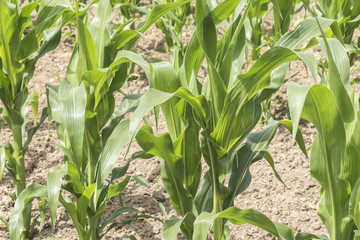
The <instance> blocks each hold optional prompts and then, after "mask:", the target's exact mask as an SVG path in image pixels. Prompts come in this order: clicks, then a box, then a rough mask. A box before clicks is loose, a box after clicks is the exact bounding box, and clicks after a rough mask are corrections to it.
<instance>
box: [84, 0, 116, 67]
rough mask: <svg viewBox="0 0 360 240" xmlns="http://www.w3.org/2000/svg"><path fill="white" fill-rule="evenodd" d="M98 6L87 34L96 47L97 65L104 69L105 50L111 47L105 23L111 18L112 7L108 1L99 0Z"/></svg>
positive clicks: (106, 59) (106, 55)
mask: <svg viewBox="0 0 360 240" xmlns="http://www.w3.org/2000/svg"><path fill="white" fill-rule="evenodd" d="M98 4H99V6H101V7H100V8H98V9H97V12H96V16H95V18H94V19H93V20H92V21H91V23H90V25H89V32H90V34H91V36H92V38H93V39H94V43H95V46H96V50H97V56H98V65H99V66H100V67H105V63H107V62H108V61H109V59H108V58H109V56H108V54H107V53H106V48H107V47H109V46H110V45H111V40H110V33H109V31H108V29H107V27H106V23H107V21H109V19H110V17H111V14H112V7H111V3H110V0H100V1H99V2H98Z"/></svg>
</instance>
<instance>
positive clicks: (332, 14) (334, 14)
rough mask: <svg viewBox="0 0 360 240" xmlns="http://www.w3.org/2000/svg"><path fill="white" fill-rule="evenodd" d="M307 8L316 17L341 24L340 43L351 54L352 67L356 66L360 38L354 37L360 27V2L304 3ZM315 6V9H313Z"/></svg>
mask: <svg viewBox="0 0 360 240" xmlns="http://www.w3.org/2000/svg"><path fill="white" fill-rule="evenodd" d="M303 2H304V5H305V7H306V8H307V9H308V10H309V12H310V13H311V14H312V15H313V16H314V17H315V16H323V17H325V18H329V19H335V20H337V22H338V23H339V29H338V33H337V34H338V35H342V37H341V38H340V37H337V38H338V40H339V41H341V43H342V44H344V46H345V47H346V49H347V51H348V52H350V53H351V54H350V65H351V66H352V65H353V64H354V61H355V60H356V56H358V54H359V52H360V51H359V48H360V37H359V36H357V35H354V33H355V30H356V29H357V28H358V27H359V26H360V2H359V1H339V0H318V1H309V0H307V1H304V0H303ZM311 2H313V4H312V5H315V8H312V5H311Z"/></svg>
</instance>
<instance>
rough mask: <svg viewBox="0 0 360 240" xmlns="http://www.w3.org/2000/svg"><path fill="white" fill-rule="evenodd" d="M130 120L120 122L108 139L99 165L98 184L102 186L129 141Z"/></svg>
mask: <svg viewBox="0 0 360 240" xmlns="http://www.w3.org/2000/svg"><path fill="white" fill-rule="evenodd" d="M129 123H130V121H129V120H125V121H122V122H120V123H119V124H118V125H117V126H116V127H115V129H114V131H113V132H112V133H111V135H110V137H109V138H108V140H107V141H106V145H105V146H104V150H103V152H102V154H101V156H100V160H99V164H98V167H97V180H96V182H97V184H98V187H100V186H102V184H103V183H104V181H105V179H106V178H107V177H108V175H109V173H110V172H111V170H112V169H113V167H114V164H115V162H116V160H117V159H118V157H119V155H120V152H121V151H122V150H123V147H124V146H125V145H126V144H128V143H129V134H128V130H129Z"/></svg>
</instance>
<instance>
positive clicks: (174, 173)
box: [136, 125, 192, 215]
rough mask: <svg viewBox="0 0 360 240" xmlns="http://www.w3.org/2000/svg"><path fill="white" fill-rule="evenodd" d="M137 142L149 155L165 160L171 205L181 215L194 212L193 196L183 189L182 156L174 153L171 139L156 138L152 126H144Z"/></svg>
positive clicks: (163, 166)
mask: <svg viewBox="0 0 360 240" xmlns="http://www.w3.org/2000/svg"><path fill="white" fill-rule="evenodd" d="M136 141H137V142H138V144H139V145H140V146H141V148H142V149H144V151H145V152H146V153H148V154H152V155H155V156H158V157H160V158H162V159H163V160H164V164H163V165H162V169H161V170H162V171H161V172H162V180H163V183H164V186H165V189H166V190H167V192H168V193H169V195H170V199H171V204H172V205H173V206H174V207H175V209H176V210H177V211H179V212H180V213H181V214H183V215H184V214H185V213H187V212H191V211H192V199H191V195H190V194H189V193H188V192H187V191H186V189H185V188H184V187H183V185H182V183H183V179H184V175H183V171H184V164H183V162H182V158H181V156H178V155H176V154H175V152H174V148H173V145H172V141H171V138H170V136H169V134H167V133H165V134H163V135H160V136H155V135H154V134H153V131H152V129H151V127H150V126H146V125H145V126H143V127H141V128H140V130H139V132H138V133H137V135H136Z"/></svg>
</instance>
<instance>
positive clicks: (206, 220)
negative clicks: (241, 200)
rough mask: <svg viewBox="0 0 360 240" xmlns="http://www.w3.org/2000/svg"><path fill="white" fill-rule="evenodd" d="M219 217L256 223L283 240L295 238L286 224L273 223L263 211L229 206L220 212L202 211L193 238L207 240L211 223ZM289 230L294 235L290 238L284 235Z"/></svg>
mask: <svg viewBox="0 0 360 240" xmlns="http://www.w3.org/2000/svg"><path fill="white" fill-rule="evenodd" d="M218 218H226V219H228V220H229V221H230V222H231V223H233V224H235V225H243V224H247V223H248V224H251V225H254V226H256V227H259V228H261V229H263V230H265V231H267V232H269V233H271V234H272V235H274V236H275V237H278V238H279V239H281V240H292V239H294V237H293V233H292V231H291V230H290V229H286V231H285V230H284V229H283V228H284V227H285V226H284V225H278V224H275V223H273V222H272V221H271V220H270V219H269V218H267V217H266V216H265V215H263V214H262V213H260V212H258V211H256V210H253V209H246V210H241V209H238V208H235V207H231V208H228V209H226V210H224V211H222V212H220V213H218V214H211V213H207V212H203V213H201V214H200V215H199V216H198V217H197V218H196V220H195V222H194V235H193V239H198V240H201V239H203V240H206V239H207V235H208V231H209V228H210V225H211V224H212V223H213V222H214V221H215V219H218ZM280 228H281V229H280ZM288 232H291V233H292V237H290V238H289V237H286V236H287V235H283V234H284V233H286V234H288Z"/></svg>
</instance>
